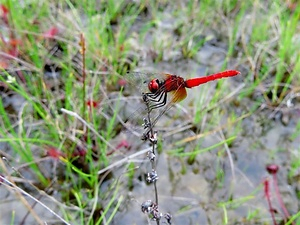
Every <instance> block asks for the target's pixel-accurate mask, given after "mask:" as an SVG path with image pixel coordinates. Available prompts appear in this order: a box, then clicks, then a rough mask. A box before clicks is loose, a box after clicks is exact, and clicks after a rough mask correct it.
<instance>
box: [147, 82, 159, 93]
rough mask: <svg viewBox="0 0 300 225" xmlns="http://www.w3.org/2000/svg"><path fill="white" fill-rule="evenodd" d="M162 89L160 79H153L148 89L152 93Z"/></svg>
mask: <svg viewBox="0 0 300 225" xmlns="http://www.w3.org/2000/svg"><path fill="white" fill-rule="evenodd" d="M159 88H160V83H159V80H158V79H153V80H151V81H150V82H149V84H148V89H149V91H150V92H151V93H155V92H157V90H158V89H159Z"/></svg>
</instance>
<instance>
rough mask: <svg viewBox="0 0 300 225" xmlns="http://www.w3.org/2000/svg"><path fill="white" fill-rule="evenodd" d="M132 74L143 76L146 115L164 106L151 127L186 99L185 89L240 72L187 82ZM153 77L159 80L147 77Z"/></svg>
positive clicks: (144, 74)
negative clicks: (170, 109)
mask: <svg viewBox="0 0 300 225" xmlns="http://www.w3.org/2000/svg"><path fill="white" fill-rule="evenodd" d="M133 74H134V76H135V77H139V76H143V83H144V84H147V86H148V90H147V91H145V92H143V93H142V94H143V100H144V101H145V102H146V103H147V104H148V108H147V109H148V113H150V112H151V111H152V110H153V109H157V108H161V107H163V106H165V105H166V107H165V108H164V109H163V110H162V111H161V112H160V113H159V114H158V116H157V117H156V118H155V119H154V120H153V121H151V123H152V127H153V126H154V124H155V123H156V122H157V120H158V119H159V118H160V117H161V116H162V114H163V113H165V112H166V111H167V110H168V109H169V108H170V107H171V106H172V105H173V104H174V103H177V102H180V101H182V100H183V99H185V98H186V96H187V92H186V88H193V87H197V86H199V85H201V84H204V83H207V82H210V81H214V80H218V79H221V78H226V77H233V76H236V75H239V74H240V72H239V71H237V70H227V71H223V72H220V73H215V74H211V75H208V76H205V77H196V78H191V79H187V80H185V79H184V78H182V77H180V76H178V75H173V74H168V73H163V74H151V73H149V74H148V73H139V72H133ZM153 76H158V77H160V78H157V77H155V78H152V79H151V78H150V80H149V77H153ZM168 93H170V94H171V98H170V99H169V100H168V101H167V96H168ZM167 102H168V104H167ZM146 133H147V134H148V133H149V132H148V131H147V132H146Z"/></svg>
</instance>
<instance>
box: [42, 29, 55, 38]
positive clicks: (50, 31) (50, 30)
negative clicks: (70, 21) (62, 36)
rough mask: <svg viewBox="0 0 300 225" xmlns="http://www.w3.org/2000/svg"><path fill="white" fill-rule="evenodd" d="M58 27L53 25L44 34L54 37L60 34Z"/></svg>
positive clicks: (45, 36)
mask: <svg viewBox="0 0 300 225" xmlns="http://www.w3.org/2000/svg"><path fill="white" fill-rule="evenodd" d="M58 31H59V30H58V28H57V27H51V28H50V29H49V30H48V31H46V32H45V33H44V34H43V37H44V38H54V36H56V35H57V34H58Z"/></svg>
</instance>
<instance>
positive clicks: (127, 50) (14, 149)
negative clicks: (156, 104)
mask: <svg viewBox="0 0 300 225" xmlns="http://www.w3.org/2000/svg"><path fill="white" fill-rule="evenodd" d="M285 3H286V2H285V1H279V0H277V1H273V2H269V3H265V2H264V1H259V0H256V1H253V2H246V1H237V0H226V1H214V2H212V1H200V2H197V1H192V0H189V1H186V2H185V3H180V2H176V3H174V4H169V3H168V1H154V0H150V1H143V0H142V1H140V2H139V3H136V2H134V1H133V2H131V1H118V0H106V1H101V4H98V3H96V1H69V0H66V1H48V2H43V4H41V3H40V2H39V1H23V3H22V4H21V3H20V2H19V1H16V0H1V2H0V4H3V5H6V6H7V7H8V8H9V14H8V16H9V17H8V19H9V27H8V28H7V29H5V32H3V34H2V35H3V36H2V38H4V37H5V39H9V38H11V39H13V38H14V39H18V40H21V44H20V45H19V46H18V55H17V56H16V57H13V58H12V59H10V60H8V61H7V64H8V67H9V68H13V69H12V70H16V69H19V68H21V69H20V71H21V72H19V73H18V74H17V76H16V73H14V72H11V70H8V71H9V72H7V71H4V70H2V69H1V71H0V72H1V73H2V74H3V76H0V81H1V82H2V83H3V84H5V85H6V86H7V88H8V89H9V91H10V92H11V93H14V94H17V95H19V96H21V97H22V98H24V103H23V105H22V107H21V110H20V111H17V112H11V111H10V110H9V109H8V108H7V107H6V106H5V104H6V103H5V101H4V99H2V100H1V101H0V114H1V119H0V127H1V129H0V136H1V138H0V142H1V143H7V144H8V145H9V146H10V148H11V150H10V151H9V154H10V156H11V159H10V161H11V162H10V163H11V165H12V166H13V167H16V168H23V167H24V168H26V171H27V170H28V171H30V174H31V175H32V176H33V177H34V179H35V180H34V182H32V183H30V185H32V187H34V188H37V189H38V190H45V189H47V187H51V185H52V184H53V182H54V183H56V182H57V183H58V184H59V185H54V187H53V188H54V189H55V191H57V192H58V193H60V196H61V199H60V200H59V201H60V209H61V213H62V215H63V218H64V219H65V220H67V221H69V223H70V224H91V225H92V224H103V223H104V221H105V223H106V224H110V223H112V221H113V220H114V217H115V216H116V215H117V214H118V212H119V211H122V210H123V208H122V207H123V204H124V201H125V200H127V199H126V197H125V196H126V195H124V193H126V191H129V190H134V182H135V179H136V176H138V174H139V173H137V171H136V166H137V165H136V164H135V163H133V162H128V164H127V165H124V168H127V169H126V170H124V171H123V172H122V175H118V176H119V177H114V176H113V175H112V174H111V171H109V172H107V173H105V174H98V171H100V170H102V169H103V168H105V167H108V166H109V165H113V163H114V162H115V160H117V159H118V157H120V156H122V157H123V158H124V157H125V156H126V154H131V153H127V152H126V151H121V150H118V149H115V147H114V146H116V145H112V144H111V143H115V142H114V141H115V139H116V138H117V137H118V134H119V132H120V131H119V127H120V123H119V121H118V115H119V114H120V113H121V112H122V104H121V103H122V101H123V100H122V98H121V97H122V96H123V90H121V89H120V88H118V87H117V86H118V80H119V79H120V78H121V77H122V76H123V75H125V74H126V72H127V71H128V70H134V69H135V68H136V67H139V65H143V63H144V65H145V64H147V66H148V65H149V66H151V65H152V67H153V68H154V69H153V70H154V71H155V70H157V69H159V68H160V67H159V64H160V63H169V64H170V65H174V66H173V69H174V70H176V69H177V68H176V67H177V66H178V65H183V64H184V63H185V62H186V60H190V61H194V62H197V63H199V64H200V63H205V62H199V60H198V58H197V54H198V52H199V51H200V50H201V49H202V47H203V46H204V45H206V44H209V43H211V42H212V41H215V42H217V43H219V42H220V43H225V44H226V47H225V48H224V49H225V50H226V51H227V54H226V57H225V60H224V62H222V63H220V65H218V68H219V67H221V69H224V70H225V69H239V70H241V72H242V74H241V75H240V77H237V78H234V79H236V80H235V82H236V83H235V84H237V83H238V84H241V83H243V85H244V86H240V89H239V87H238V86H236V85H232V83H231V82H232V81H230V80H229V79H231V78H229V79H224V80H222V81H218V82H217V85H216V88H215V89H214V91H213V92H211V93H212V94H210V95H207V93H208V90H209V89H210V88H211V86H209V85H207V86H205V87H204V86H203V89H202V92H198V93H199V95H198V96H195V98H194V99H193V100H192V103H191V105H189V106H188V108H187V111H188V112H189V113H190V116H191V118H194V119H193V121H191V124H192V125H193V126H194V127H195V129H194V132H195V136H193V137H192V138H190V137H186V138H187V139H182V140H180V139H176V140H174V141H173V142H172V147H171V148H173V149H176V148H177V149H178V150H173V151H170V150H165V149H164V147H162V146H164V141H163V140H161V142H160V145H161V146H160V148H161V149H163V150H162V151H161V152H160V153H159V154H166V153H167V154H168V157H170V159H177V160H179V161H180V162H181V164H182V171H181V172H182V174H187V173H188V172H189V171H188V170H189V168H188V166H187V165H184V164H185V163H186V162H189V163H190V164H193V163H194V162H196V161H197V159H198V158H201V156H202V154H208V153H210V152H213V150H215V149H217V150H218V151H219V153H220V154H217V155H216V160H217V163H216V167H217V168H216V170H217V173H216V182H217V183H218V187H219V188H222V187H223V185H224V179H225V176H226V174H224V171H223V170H222V165H221V163H222V160H223V157H224V154H225V153H224V151H225V150H224V149H225V148H224V146H225V145H226V146H229V148H230V147H231V145H234V144H235V140H236V137H239V135H240V134H241V133H242V131H243V124H242V120H243V119H244V118H246V117H251V116H253V115H254V114H256V113H258V111H259V110H258V109H259V108H260V106H261V105H263V104H266V105H268V106H269V107H276V106H278V105H280V104H281V103H284V101H285V98H286V97H288V96H289V94H291V93H294V94H296V93H297V92H298V91H299V90H298V89H297V87H298V86H299V85H300V76H299V74H300V60H299V50H298V49H300V48H299V47H300V46H299V41H298V42H297V40H299V21H298V20H299V15H300V5H298V6H297V7H296V8H295V9H294V11H293V10H290V9H289V8H287V7H286V6H285ZM0 15H1V14H0ZM1 26H2V24H1ZM5 26H6V25H5V24H4V25H3V27H5ZM51 27H58V29H59V33H58V34H57V36H56V37H54V38H53V39H46V38H44V37H43V34H44V33H45V32H46V31H48V30H49V29H50V28H51ZM80 34H83V35H84V40H85V45H86V50H85V58H86V61H85V67H86V72H87V77H86V80H85V82H86V87H84V85H83V83H82V79H83V77H82V69H79V70H76V68H75V66H74V63H73V62H72V59H74V57H75V55H77V56H79V58H80V51H82V47H81V46H80V45H79V39H80ZM55 45H56V46H60V47H61V48H62V55H61V56H59V57H55V56H53V55H51V54H50V52H49V50H50V49H51V48H52V47H53V46H55ZM0 49H1V50H0V53H1V54H0V57H2V56H3V54H4V53H5V54H8V50H9V49H10V46H9V45H8V44H6V43H3V41H2V40H1V43H0ZM145 56H146V57H145ZM0 59H1V60H3V61H4V59H3V58H0ZM179 59H180V60H182V61H179V64H178V63H177V62H178V60H179ZM147 60H148V61H147ZM49 61H51V62H53V63H55V64H56V65H57V66H58V67H60V70H61V72H60V73H61V75H60V78H59V81H58V83H55V82H54V81H53V80H51V79H46V78H45V76H44V66H45V65H46V64H47V63H48V62H49ZM5 62H6V61H5ZM145 62H146V63H145ZM1 63H2V61H1ZM173 63H174V64H173ZM176 63H177V64H176ZM0 65H2V64H0ZM82 65H83V62H82V61H80V60H79V64H78V66H79V67H81V66H82ZM147 66H146V67H147ZM183 66H184V65H183ZM156 67H157V69H156ZM139 68H140V67H139ZM215 70H216V68H214V67H213V66H212V68H208V71H207V73H211V72H217V71H215ZM191 71H192V69H191V70H190V71H187V72H186V74H182V76H203V75H204V74H196V72H194V73H192V74H191V75H190V74H188V73H191ZM194 71H195V70H194ZM14 76H16V77H21V78H22V77H23V78H24V80H22V79H19V78H17V79H15V78H14ZM241 77H242V78H241ZM241 80H242V81H241ZM213 86H215V85H213ZM213 86H212V87H213ZM257 92H260V93H261V95H260V97H258V98H254V97H253V95H254V94H255V93H257ZM112 93H117V94H114V95H111V94H112ZM192 93H193V90H191V91H189V94H190V95H192ZM232 93H234V94H233V95H231V94H232ZM5 94H7V93H5ZM246 99H250V100H251V105H247V107H245V109H243V110H241V111H237V110H235V109H236V108H238V106H239V105H242V106H243V101H244V100H246ZM88 100H93V101H95V102H97V106H96V107H92V108H88V107H87V105H86V104H87V101H88ZM111 102H113V104H111ZM61 109H64V110H65V111H62V110H61ZM202 125H203V126H202ZM200 131H201V132H200ZM217 131H218V132H220V133H222V134H223V138H222V139H221V138H220V139H216V140H215V144H212V145H210V146H208V147H206V148H203V145H202V144H203V141H204V140H205V138H207V137H215V136H213V135H215V133H217ZM298 135H299V124H298V129H297V128H296V131H295V137H294V138H297V136H298ZM189 138H190V139H189ZM220 140H223V141H220ZM138 141H139V140H138ZM188 143H192V145H194V146H196V147H194V148H193V149H192V150H191V151H185V149H186V148H185V147H186V145H187V144H188ZM49 147H53V148H55V149H56V150H57V151H58V152H61V153H62V155H60V157H50V156H47V153H48V150H47V149H48V148H49ZM138 150H139V149H137V150H136V151H138ZM298 150H299V149H298ZM276 152H277V151H276ZM276 152H275V153H274V152H273V153H272V154H274V155H273V157H276ZM82 154H84V155H82ZM270 154H271V153H270ZM293 154H294V156H295V158H293V160H291V161H290V162H288V163H290V166H291V170H290V172H289V174H290V175H289V177H290V178H293V177H294V176H295V175H296V172H297V169H298V168H299V163H297V162H299V159H300V158H299V154H297V149H296V150H295V151H294V152H293ZM41 160H42V161H43V162H44V161H47V160H48V161H49V164H50V165H53V167H54V168H56V172H57V174H52V175H49V173H48V172H49V171H46V170H45V169H43V166H42V164H41V163H40V161H41ZM57 164H58V165H59V166H58V165H57ZM55 166H56V167H55ZM60 167H62V168H63V170H61V169H60ZM114 169H116V170H118V168H112V171H113V172H114ZM2 171H5V170H4V169H3V168H2V170H1V173H3V172H2ZM62 171H63V175H61V174H60V173H62ZM19 172H20V174H22V173H23V172H24V170H22V169H20V171H19ZM170 173H171V172H170ZM14 176H15V174H14ZM22 179H24V180H25V181H26V179H29V178H27V177H26V176H25V177H22ZM29 180H30V179H29ZM104 183H105V185H104ZM158 184H159V181H158ZM104 187H105V188H104ZM128 189H129V190H128ZM124 190H125V191H124ZM256 194H257V193H255V194H254V195H256ZM48 195H49V196H51V194H50V193H49V194H48ZM298 197H299V196H298ZM251 198H252V193H251V194H248V195H247V194H245V195H244V196H240V197H239V198H238V199H233V200H228V201H226V202H219V203H218V204H216V205H217V206H218V207H219V210H220V211H219V212H223V213H224V221H223V222H224V224H231V223H232V222H233V221H235V219H236V218H230V215H231V214H230V213H229V210H235V209H236V208H238V207H240V206H242V205H244V204H247V203H248V201H250V200H251ZM68 207H70V208H68ZM187 208H188V207H187ZM16 213H17V212H16ZM246 216H247V215H246ZM260 216H262V215H260V213H258V212H256V211H249V212H248V217H245V218H244V219H245V220H249V221H253V220H254V219H255V220H259V219H261V218H259V217H260ZM141 217H143V215H142V213H141ZM11 218H12V221H13V220H15V218H16V214H13V215H11ZM74 218H75V221H73V220H74ZM293 219H295V221H296V220H297V219H298V220H299V214H297V215H295V216H294V217H293Z"/></svg>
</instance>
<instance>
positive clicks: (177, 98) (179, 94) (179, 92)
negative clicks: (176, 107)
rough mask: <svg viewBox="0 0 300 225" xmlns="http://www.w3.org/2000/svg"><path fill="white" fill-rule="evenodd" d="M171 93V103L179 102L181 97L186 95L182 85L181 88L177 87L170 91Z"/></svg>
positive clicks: (183, 97)
mask: <svg viewBox="0 0 300 225" xmlns="http://www.w3.org/2000/svg"><path fill="white" fill-rule="evenodd" d="M171 95H173V97H172V99H171V101H172V102H173V103H177V102H180V101H182V100H183V99H185V98H186V95H187V93H186V89H185V88H183V87H182V88H179V89H177V90H175V91H171Z"/></svg>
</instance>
